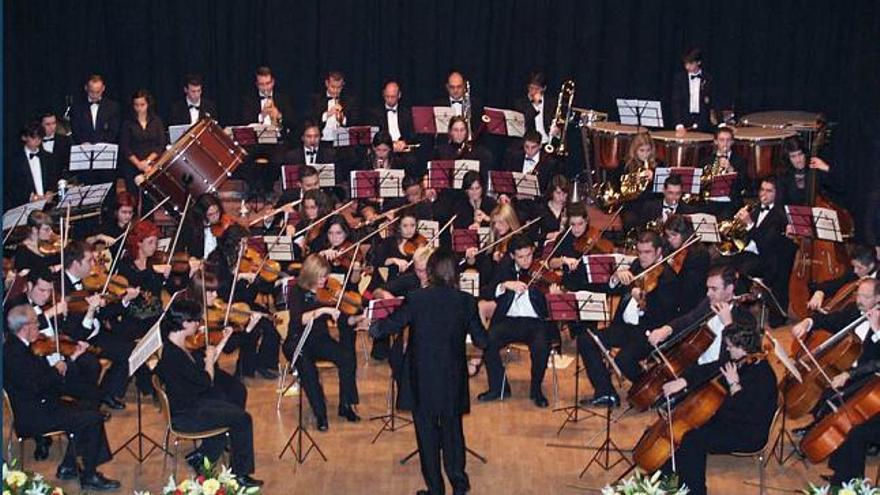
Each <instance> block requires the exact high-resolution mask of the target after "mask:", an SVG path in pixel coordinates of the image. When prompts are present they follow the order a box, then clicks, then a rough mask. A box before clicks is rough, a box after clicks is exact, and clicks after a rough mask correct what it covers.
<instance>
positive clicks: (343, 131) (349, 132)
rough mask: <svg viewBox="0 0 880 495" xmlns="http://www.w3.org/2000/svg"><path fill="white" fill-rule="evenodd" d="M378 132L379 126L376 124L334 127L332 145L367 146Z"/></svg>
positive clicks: (336, 146)
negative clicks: (334, 134)
mask: <svg viewBox="0 0 880 495" xmlns="http://www.w3.org/2000/svg"><path fill="white" fill-rule="evenodd" d="M378 132H379V128H378V127H376V126H372V127H371V126H368V125H360V126H352V127H340V128H338V129H336V139H334V140H333V147H335V148H341V147H346V146H369V145H370V144H372V142H373V137H375V136H376V133H378Z"/></svg>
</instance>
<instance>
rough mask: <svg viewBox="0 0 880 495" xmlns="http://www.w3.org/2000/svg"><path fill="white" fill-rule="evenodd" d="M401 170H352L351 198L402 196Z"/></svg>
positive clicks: (402, 172)
mask: <svg viewBox="0 0 880 495" xmlns="http://www.w3.org/2000/svg"><path fill="white" fill-rule="evenodd" d="M404 174H405V171H403V170H388V169H381V170H353V171H352V172H351V197H352V198H356V199H357V198H376V197H379V198H400V197H403V195H404V194H403V187H402V185H401V184H402V182H403V176H404Z"/></svg>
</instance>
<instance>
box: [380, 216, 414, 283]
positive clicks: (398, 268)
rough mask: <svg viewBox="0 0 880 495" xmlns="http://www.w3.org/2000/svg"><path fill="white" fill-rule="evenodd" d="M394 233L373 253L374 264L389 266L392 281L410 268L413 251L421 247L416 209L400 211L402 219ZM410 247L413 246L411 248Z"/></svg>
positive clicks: (388, 279) (389, 278)
mask: <svg viewBox="0 0 880 495" xmlns="http://www.w3.org/2000/svg"><path fill="white" fill-rule="evenodd" d="M393 228H394V235H390V236H388V237H386V238H385V240H383V241H382V242H381V244H379V246H378V248H377V249H376V250H375V252H374V255H373V263H372V265H373V266H374V267H376V268H380V267H383V266H384V267H387V268H388V277H387V280H386V282H390V281H392V280H394V279H395V278H397V276H398V275H399V274H401V273H403V272H405V271H406V269H407V268H409V265H410V261H411V260H412V253H413V252H415V248H417V247H419V245H417V244H418V239H419V238H420V237H421V235H420V234H419V233H418V218H417V217H416V214H415V211H413V210H412V209H411V208H407V209H405V210H403V211H402V212H401V213H400V220H398V221H397V223H396V224H395V225H394V226H393ZM410 247H411V248H412V249H411V250H410Z"/></svg>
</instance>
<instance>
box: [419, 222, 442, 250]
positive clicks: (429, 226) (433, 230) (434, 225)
mask: <svg viewBox="0 0 880 495" xmlns="http://www.w3.org/2000/svg"><path fill="white" fill-rule="evenodd" d="M439 230H440V222H438V221H437V220H419V221H418V223H417V224H416V232H418V233H419V234H421V235H422V237H424V238H425V239H433V242H432V247H434V248H437V247H439V246H440V239H439V238H438V237H437V236H436V234H437V232H438V231H439Z"/></svg>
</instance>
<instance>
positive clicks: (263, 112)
mask: <svg viewBox="0 0 880 495" xmlns="http://www.w3.org/2000/svg"><path fill="white" fill-rule="evenodd" d="M254 86H255V87H256V89H257V91H256V93H254V92H253V91H249V92H248V93H247V94H246V95H245V96H244V97H243V98H242V101H241V110H240V113H239V115H238V122H239V123H240V124H249V123H258V124H262V125H264V126H272V127H277V128H279V129H285V122H286V120H285V119H287V121H289V120H290V119H291V118H292V117H293V107H292V106H291V105H290V99H289V98H288V97H287V95H286V94H284V93H283V92H281V91H278V90H276V89H275V76H274V75H273V73H272V69H271V68H269V67H266V66H261V67H257V70H256V71H254Z"/></svg>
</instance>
